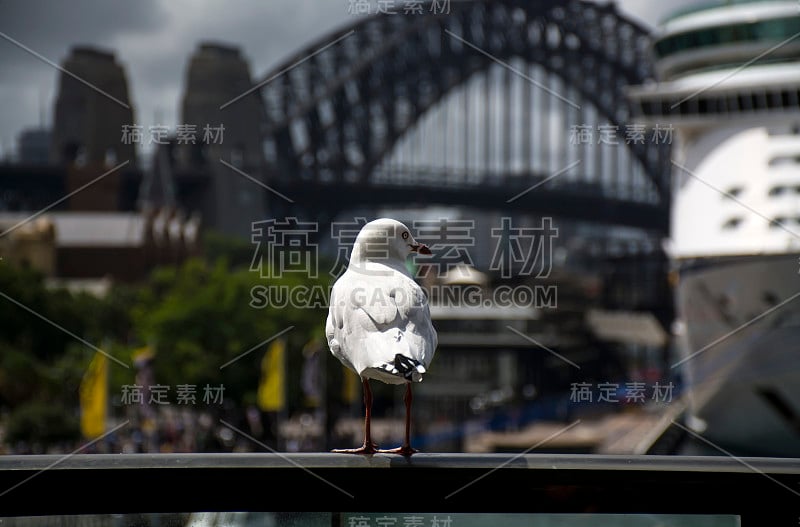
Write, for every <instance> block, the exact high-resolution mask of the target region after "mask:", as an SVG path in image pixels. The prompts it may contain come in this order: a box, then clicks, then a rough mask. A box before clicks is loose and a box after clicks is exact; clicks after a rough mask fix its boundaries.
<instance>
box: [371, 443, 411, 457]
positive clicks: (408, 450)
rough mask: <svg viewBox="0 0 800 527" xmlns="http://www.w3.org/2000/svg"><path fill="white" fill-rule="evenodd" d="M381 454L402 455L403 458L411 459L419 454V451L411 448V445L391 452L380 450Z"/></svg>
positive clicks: (393, 449)
mask: <svg viewBox="0 0 800 527" xmlns="http://www.w3.org/2000/svg"><path fill="white" fill-rule="evenodd" d="M378 453H380V454H400V455H401V456H406V457H409V456H411V455H413V454H416V453H417V450H416V449H414V448H411V445H403V446H401V447H397V448H392V449H390V450H378Z"/></svg>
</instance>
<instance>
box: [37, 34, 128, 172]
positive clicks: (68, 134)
mask: <svg viewBox="0 0 800 527" xmlns="http://www.w3.org/2000/svg"><path fill="white" fill-rule="evenodd" d="M62 66H63V70H66V71H69V72H70V73H72V74H73V75H74V76H73V75H69V74H67V73H66V72H64V71H63V70H62V73H61V76H60V77H59V87H58V97H57V99H56V105H55V115H54V119H53V138H52V139H53V140H52V145H51V161H53V162H55V163H57V164H68V163H72V162H75V163H77V164H78V165H84V164H100V163H102V164H110V165H111V166H114V165H116V164H117V163H121V162H123V161H125V160H129V161H130V162H131V164H133V165H135V164H136V151H135V147H136V145H135V144H132V143H130V142H128V143H129V144H125V142H123V141H121V136H122V130H123V128H122V127H123V125H131V124H134V112H133V107H132V106H131V102H130V99H129V97H128V80H127V77H126V75H125V70H124V69H123V67H122V65H120V64H119V63H118V62H117V61H116V59H115V58H114V54H113V53H111V52H109V51H103V50H100V49H96V48H92V47H83V46H81V47H75V48H73V49H72V51H71V53H70V55H69V56H68V57H67V59H66V60H65V61H64V62H63V63H62ZM76 77H78V78H80V79H82V81H83V82H81V81H80V80H78V79H77V78H76Z"/></svg>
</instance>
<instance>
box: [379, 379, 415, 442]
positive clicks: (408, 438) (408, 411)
mask: <svg viewBox="0 0 800 527" xmlns="http://www.w3.org/2000/svg"><path fill="white" fill-rule="evenodd" d="M413 399H414V396H413V395H412V393H411V383H410V382H407V383H406V393H405V395H404V396H403V402H404V403H406V434H405V438H404V440H403V446H401V447H399V448H393V449H391V450H378V452H382V453H385V454H400V455H401V456H410V455H411V454H416V452H417V451H416V450H414V449H413V448H411V402H412V401H413Z"/></svg>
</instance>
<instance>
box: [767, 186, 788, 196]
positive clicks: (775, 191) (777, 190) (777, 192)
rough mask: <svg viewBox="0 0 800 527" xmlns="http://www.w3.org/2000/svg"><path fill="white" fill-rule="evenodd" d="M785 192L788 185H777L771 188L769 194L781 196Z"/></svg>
mask: <svg viewBox="0 0 800 527" xmlns="http://www.w3.org/2000/svg"><path fill="white" fill-rule="evenodd" d="M784 192H786V187H785V186H783V185H777V186H775V187H772V188H771V189H769V195H770V196H780V195H781V194H783V193H784Z"/></svg>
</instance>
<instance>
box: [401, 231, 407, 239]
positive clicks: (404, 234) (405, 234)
mask: <svg viewBox="0 0 800 527" xmlns="http://www.w3.org/2000/svg"><path fill="white" fill-rule="evenodd" d="M402 236H403V239H404V240H407V239H408V233H407V232H404V233H403V234H402Z"/></svg>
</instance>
